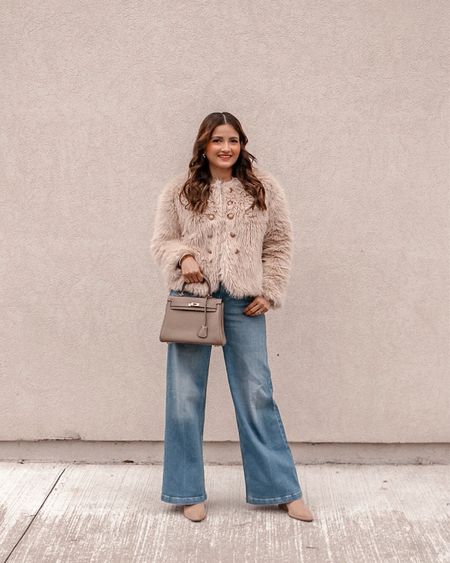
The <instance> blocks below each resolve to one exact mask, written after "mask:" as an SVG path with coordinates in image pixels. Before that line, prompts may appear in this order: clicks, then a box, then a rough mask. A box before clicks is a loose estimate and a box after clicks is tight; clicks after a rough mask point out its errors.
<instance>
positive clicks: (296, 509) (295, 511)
mask: <svg viewBox="0 0 450 563" xmlns="http://www.w3.org/2000/svg"><path fill="white" fill-rule="evenodd" d="M278 506H279V507H280V508H281V509H283V510H285V511H286V512H287V513H288V514H289V516H290V517H291V518H295V519H297V520H302V521H303V522H312V521H313V520H314V516H313V515H312V512H311V511H310V510H309V508H308V507H307V506H306V504H305V503H304V502H303V500H302V499H296V500H295V501H292V502H289V503H282V504H279V505H278Z"/></svg>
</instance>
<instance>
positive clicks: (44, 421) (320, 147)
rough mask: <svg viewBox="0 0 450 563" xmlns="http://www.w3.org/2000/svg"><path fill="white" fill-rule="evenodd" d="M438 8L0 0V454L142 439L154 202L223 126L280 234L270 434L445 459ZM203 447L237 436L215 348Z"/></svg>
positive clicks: (155, 435) (149, 357) (444, 148)
mask: <svg viewBox="0 0 450 563" xmlns="http://www.w3.org/2000/svg"><path fill="white" fill-rule="evenodd" d="M448 7H449V4H448V2H445V1H433V2H409V1H407V0H404V1H395V2H391V1H379V2H364V1H348V2H320V1H318V2H297V1H294V0H292V1H291V2H280V3H273V2H269V1H266V2H252V3H250V2H248V3H247V2H244V3H242V2H238V1H236V0H232V1H231V2H227V3H223V2H189V3H187V2H172V3H170V2H169V3H168V2H118V1H112V2H111V1H108V2H76V1H73V2H68V1H67V2H56V1H54V2H51V1H44V2H32V3H16V2H3V3H2V4H1V6H0V11H1V14H0V25H1V27H2V29H1V34H0V37H1V49H0V62H1V71H2V72H1V74H2V80H1V86H0V88H1V107H0V111H1V123H2V126H1V135H0V143H1V171H2V173H1V207H0V209H1V227H2V236H1V245H2V251H1V255H2V258H1V284H0V292H1V293H0V304H1V311H2V322H1V362H0V369H1V386H2V392H1V397H0V440H3V441H14V440H40V439H48V440H51V439H70V440H73V439H81V440H115V441H121V440H125V441H132V440H145V441H152V440H156V441H160V440H162V438H163V430H164V396H165V379H164V378H165V355H166V345H165V344H162V343H160V342H159V340H158V335H159V326H160V321H161V319H162V314H163V302H164V300H165V296H166V290H165V287H164V286H163V278H162V276H161V274H160V272H159V271H158V270H157V269H156V266H155V265H154V263H153V261H152V259H151V256H150V251H149V241H150V237H151V234H152V229H153V220H154V214H155V199H156V197H157V195H158V193H159V191H160V190H161V187H162V185H163V183H164V182H165V181H166V180H167V179H168V178H169V177H171V176H172V175H173V174H175V173H177V172H180V171H182V170H184V169H185V167H186V166H187V163H188V161H189V158H190V154H191V147H192V143H193V140H194V137H195V134H196V132H197V128H198V126H199V123H200V121H201V119H202V118H203V117H204V116H205V115H206V114H207V113H209V112H211V111H221V110H226V111H230V112H232V113H234V114H236V115H237V116H238V117H239V119H240V120H241V122H242V124H243V126H244V129H245V130H246V132H247V134H248V136H249V138H250V143H249V145H248V148H249V150H250V152H252V153H253V154H255V155H256V156H257V157H258V164H259V165H260V166H261V167H265V168H266V169H268V170H270V171H271V172H272V173H273V174H274V175H275V176H277V177H278V179H279V180H280V182H281V183H282V185H283V186H284V188H285V190H286V192H287V197H288V200H289V203H290V205H291V209H292V218H293V220H294V222H295V255H294V269H293V272H292V276H291V281H290V284H289V289H288V299H287V301H288V303H290V305H289V306H286V307H285V308H283V309H281V310H279V311H271V312H269V313H268V314H267V323H268V339H269V341H268V345H269V352H270V365H271V368H272V380H273V385H274V396H275V398H276V400H277V403H278V405H279V408H280V411H281V414H282V417H283V420H284V423H285V426H286V430H287V434H288V438H289V440H290V441H291V442H310V441H311V442H362V443H366V442H381V443H390V442H414V443H421V442H449V441H450V440H449V439H450V420H449V412H450V395H449V387H450V386H449V373H450V345H449V342H450V299H449V297H450V294H449V287H450V275H449V274H450V263H449V257H450V253H449V238H450V237H449V173H448V172H449V169H448V158H449V151H448V138H449V137H448V118H449V111H448V109H449V106H448V95H447V91H448V90H447V88H448V78H449V72H448V49H447V47H448V43H447V40H446V36H447V34H448V31H449V30H448V26H447V23H446V22H447V21H448V17H449V13H448V12H449V10H448ZM204 438H205V441H210V440H211V441H218V442H220V441H227V440H237V439H238V435H237V429H236V423H235V415H234V410H233V405H232V402H231V398H230V392H229V389H228V385H227V380H226V373H225V369H224V364H223V357H222V353H221V350H220V349H214V350H213V357H212V364H211V370H210V379H209V384H208V400H207V412H206V425H205V436H204Z"/></svg>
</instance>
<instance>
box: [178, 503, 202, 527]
mask: <svg viewBox="0 0 450 563" xmlns="http://www.w3.org/2000/svg"><path fill="white" fill-rule="evenodd" d="M183 515H184V516H186V518H188V519H189V520H191V521H192V522H201V521H202V520H204V519H205V518H206V505H205V503H204V502H199V503H197V504H185V505H184V506H183Z"/></svg>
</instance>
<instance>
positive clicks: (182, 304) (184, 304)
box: [167, 295, 222, 313]
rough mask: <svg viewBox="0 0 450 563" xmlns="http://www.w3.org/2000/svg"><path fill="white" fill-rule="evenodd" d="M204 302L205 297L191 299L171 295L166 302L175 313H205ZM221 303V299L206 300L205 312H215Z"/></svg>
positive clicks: (189, 297)
mask: <svg viewBox="0 0 450 563" xmlns="http://www.w3.org/2000/svg"><path fill="white" fill-rule="evenodd" d="M205 301H206V297H191V296H181V295H180V296H178V295H171V296H169V297H168V298H167V302H168V303H170V308H171V309H175V310H177V311H180V310H181V311H198V312H203V313H204V312H205ZM221 303H222V299H218V298H215V297H212V298H209V299H208V306H207V308H206V310H207V311H211V312H213V311H216V310H217V305H218V304H221Z"/></svg>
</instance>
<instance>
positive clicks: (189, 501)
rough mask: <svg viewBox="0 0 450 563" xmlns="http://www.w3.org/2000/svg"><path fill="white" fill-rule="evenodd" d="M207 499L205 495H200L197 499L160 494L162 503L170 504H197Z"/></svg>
mask: <svg viewBox="0 0 450 563" xmlns="http://www.w3.org/2000/svg"><path fill="white" fill-rule="evenodd" d="M207 498H208V497H207V495H206V494H204V495H200V496H198V497H175V496H172V495H166V494H164V493H162V494H161V500H162V501H164V502H170V503H171V504H197V503H198V502H202V501H204V500H206V499H207Z"/></svg>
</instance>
